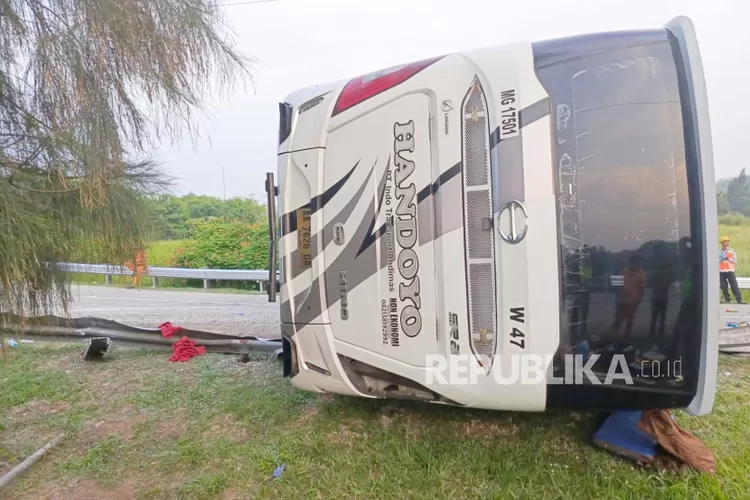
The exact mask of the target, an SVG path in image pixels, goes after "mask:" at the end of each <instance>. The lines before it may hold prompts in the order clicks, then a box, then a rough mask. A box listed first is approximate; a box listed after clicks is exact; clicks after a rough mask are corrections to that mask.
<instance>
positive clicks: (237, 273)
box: [61, 263, 750, 291]
mask: <svg viewBox="0 0 750 500" xmlns="http://www.w3.org/2000/svg"><path fill="white" fill-rule="evenodd" d="M61 266H62V267H63V269H65V270H66V271H68V272H71V273H90V274H103V275H105V276H106V277H107V284H108V285H109V284H111V283H112V276H115V275H120V276H122V275H127V276H131V275H132V274H133V272H132V271H131V270H130V269H128V268H127V267H124V266H111V265H108V264H77V263H64V264H61ZM143 275H144V276H148V277H150V278H151V279H152V282H153V283H152V286H153V287H154V288H156V287H157V286H158V279H159V278H178V279H202V280H203V288H210V283H211V281H214V280H222V281H257V282H258V284H259V290H261V291H263V287H264V286H265V284H266V283H268V281H269V272H268V271H267V270H265V269H186V268H182V267H149V268H148V270H147V272H145V273H143ZM276 276H277V278H278V277H279V271H276ZM737 284H738V285H739V287H740V288H742V289H750V278H740V277H738V278H737ZM622 285H623V277H622V276H618V275H612V276H610V277H609V286H610V287H613V288H618V287H621V286H622Z"/></svg>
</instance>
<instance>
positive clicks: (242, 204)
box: [149, 194, 266, 240]
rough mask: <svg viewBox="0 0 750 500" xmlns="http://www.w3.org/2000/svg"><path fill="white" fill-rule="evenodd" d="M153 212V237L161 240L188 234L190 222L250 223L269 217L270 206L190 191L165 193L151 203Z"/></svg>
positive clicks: (151, 214) (253, 200) (252, 201)
mask: <svg viewBox="0 0 750 500" xmlns="http://www.w3.org/2000/svg"><path fill="white" fill-rule="evenodd" d="M149 215H150V217H151V220H152V226H153V228H154V232H153V237H154V238H156V239H160V240H171V239H183V238H187V237H188V230H189V227H188V221H189V220H195V219H205V218H210V217H219V218H223V219H226V220H236V221H240V222H244V223H247V224H256V223H259V222H262V221H263V220H265V218H266V207H265V206H264V205H261V204H259V203H258V202H257V201H256V200H255V199H253V198H247V199H243V198H232V199H230V200H226V201H225V200H222V199H220V198H216V197H213V196H204V195H196V194H188V195H185V196H180V197H177V196H172V195H162V196H158V197H155V198H153V199H152V200H151V201H150V203H149Z"/></svg>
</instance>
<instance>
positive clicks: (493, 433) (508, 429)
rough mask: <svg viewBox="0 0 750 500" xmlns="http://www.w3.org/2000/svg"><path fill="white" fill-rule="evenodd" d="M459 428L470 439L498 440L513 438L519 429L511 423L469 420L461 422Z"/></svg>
mask: <svg viewBox="0 0 750 500" xmlns="http://www.w3.org/2000/svg"><path fill="white" fill-rule="evenodd" d="M460 428H461V429H462V431H463V433H464V434H465V435H466V436H469V437H472V438H488V437H489V438H499V437H508V436H515V435H516V434H518V431H519V427H518V426H517V425H514V424H513V422H510V421H508V422H487V421H484V420H469V421H468V422H461V423H460Z"/></svg>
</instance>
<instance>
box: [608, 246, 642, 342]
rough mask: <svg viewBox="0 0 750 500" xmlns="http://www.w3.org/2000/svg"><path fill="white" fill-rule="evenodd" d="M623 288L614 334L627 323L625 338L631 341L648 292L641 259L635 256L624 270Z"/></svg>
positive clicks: (614, 324) (613, 327)
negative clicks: (636, 319)
mask: <svg viewBox="0 0 750 500" xmlns="http://www.w3.org/2000/svg"><path fill="white" fill-rule="evenodd" d="M622 277H623V287H622V292H621V294H620V300H619V302H618V304H617V312H616V313H615V321H614V323H613V324H612V331H613V333H615V334H616V333H619V331H620V328H621V327H622V324H623V323H625V338H626V339H630V335H631V333H632V332H633V323H634V322H635V314H636V312H638V306H639V305H640V304H641V299H643V293H644V292H645V291H646V272H645V271H644V270H643V267H642V266H641V257H640V256H639V255H633V256H631V257H630V262H629V264H628V265H627V266H626V267H625V268H624V269H623V270H622Z"/></svg>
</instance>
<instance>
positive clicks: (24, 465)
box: [0, 436, 63, 490]
mask: <svg viewBox="0 0 750 500" xmlns="http://www.w3.org/2000/svg"><path fill="white" fill-rule="evenodd" d="M62 438H63V437H62V436H58V437H56V438H55V439H53V440H52V441H50V442H49V443H47V444H45V445H44V446H42V447H41V448H39V449H38V450H37V451H36V452H35V453H34V454H33V455H31V456H30V457H29V458H27V459H26V460H24V461H23V462H21V463H20V464H18V465H16V466H15V467H14V468H13V469H11V470H10V471H8V473H7V474H5V475H4V476H3V477H0V490H1V489H3V487H4V486H7V485H8V484H10V483H11V482H12V481H13V480H14V479H16V478H17V477H18V476H20V475H21V474H23V473H24V472H26V470H27V469H28V468H29V467H31V466H32V465H34V464H35V463H37V462H38V461H39V460H40V459H41V458H42V457H43V456H44V455H46V454H47V452H48V451H49V450H50V449H52V448H53V447H55V446H57V444H58V443H59V442H60V441H61V440H62Z"/></svg>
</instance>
